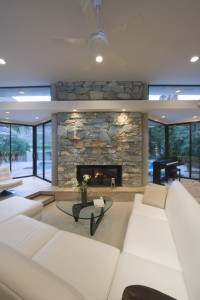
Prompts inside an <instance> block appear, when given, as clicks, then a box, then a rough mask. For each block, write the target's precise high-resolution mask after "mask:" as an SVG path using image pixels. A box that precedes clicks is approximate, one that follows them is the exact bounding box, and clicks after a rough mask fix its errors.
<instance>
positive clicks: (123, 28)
mask: <svg viewBox="0 0 200 300" xmlns="http://www.w3.org/2000/svg"><path fill="white" fill-rule="evenodd" d="M143 21H144V19H143V16H142V15H138V16H136V17H133V18H131V19H129V20H128V21H127V22H125V23H123V24H121V25H120V26H118V27H116V28H113V29H112V30H111V31H110V33H109V35H110V36H111V37H115V36H117V35H118V34H123V33H125V32H130V31H131V32H133V31H134V30H136V29H137V28H139V27H140V26H141V25H142V24H143Z"/></svg>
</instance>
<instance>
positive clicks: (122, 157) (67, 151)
mask: <svg viewBox="0 0 200 300" xmlns="http://www.w3.org/2000/svg"><path fill="white" fill-rule="evenodd" d="M57 124H58V128H57V133H58V186H60V187H62V186H65V185H66V182H68V181H70V180H71V179H72V178H73V177H75V178H76V166H77V165H122V185H123V186H141V180H142V178H141V177H142V114H141V113H135V112H124V113H120V112H119V113H118V112H83V113H58V114H57Z"/></svg>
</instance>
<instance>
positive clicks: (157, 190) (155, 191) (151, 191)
mask: <svg viewBox="0 0 200 300" xmlns="http://www.w3.org/2000/svg"><path fill="white" fill-rule="evenodd" d="M166 196H167V188H166V187H165V186H161V185H159V184H153V183H151V184H148V185H147V186H146V188H145V191H144V197H143V199H142V202H143V203H144V204H148V205H152V206H155V207H159V208H165V201H166Z"/></svg>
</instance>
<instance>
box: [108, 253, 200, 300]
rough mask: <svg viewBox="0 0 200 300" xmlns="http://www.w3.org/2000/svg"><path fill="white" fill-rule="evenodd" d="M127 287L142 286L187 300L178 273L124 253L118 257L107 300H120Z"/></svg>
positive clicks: (178, 299)
mask: <svg viewBox="0 0 200 300" xmlns="http://www.w3.org/2000/svg"><path fill="white" fill-rule="evenodd" d="M129 285H144V286H148V287H151V288H153V289H156V290H158V291H160V292H162V293H164V294H167V295H169V296H171V297H174V298H175V299H177V300H189V298H188V295H187V291H186V288H185V283H184V279H183V276H182V273H181V272H180V271H178V270H175V269H172V268H168V267H166V266H163V265H160V264H157V263H154V262H152V261H149V260H146V259H143V258H141V257H137V256H135V255H132V254H129V253H125V252H124V253H122V254H121V255H120V259H119V262H118V265H117V269H116V272H115V276H114V280H113V283H112V286H111V290H110V294H109V297H108V299H109V300H121V299H122V295H123V291H124V289H125V288H126V287H127V286H129ZM155 299H156V298H155ZM193 299H194V298H193ZM195 299H198V298H195Z"/></svg>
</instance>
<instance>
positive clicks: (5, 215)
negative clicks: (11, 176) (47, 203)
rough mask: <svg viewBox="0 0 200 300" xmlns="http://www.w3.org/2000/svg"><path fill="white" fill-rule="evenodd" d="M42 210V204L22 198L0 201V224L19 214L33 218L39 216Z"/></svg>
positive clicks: (14, 197)
mask: <svg viewBox="0 0 200 300" xmlns="http://www.w3.org/2000/svg"><path fill="white" fill-rule="evenodd" d="M42 209H43V205H42V203H38V202H36V201H34V200H29V199H26V198H23V197H18V196H13V197H11V198H9V199H6V200H3V201H0V211H1V214H0V223H2V222H5V221H6V220H8V219H10V218H12V217H14V216H17V215H19V214H23V215H26V216H29V217H33V216H35V215H37V214H39V213H40V212H41V211H42Z"/></svg>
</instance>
